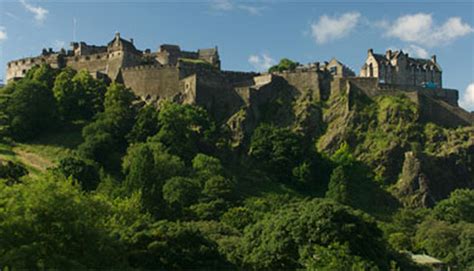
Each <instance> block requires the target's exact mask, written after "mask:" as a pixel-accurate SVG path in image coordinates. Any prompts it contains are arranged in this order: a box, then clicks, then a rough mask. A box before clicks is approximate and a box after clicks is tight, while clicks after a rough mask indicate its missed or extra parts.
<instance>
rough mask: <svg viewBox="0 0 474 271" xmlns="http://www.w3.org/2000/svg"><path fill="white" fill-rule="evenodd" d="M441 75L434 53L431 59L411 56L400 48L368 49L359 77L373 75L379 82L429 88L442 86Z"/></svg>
mask: <svg viewBox="0 0 474 271" xmlns="http://www.w3.org/2000/svg"><path fill="white" fill-rule="evenodd" d="M441 75H442V70H441V67H440V65H439V64H438V62H437V61H436V56H435V55H434V56H432V57H431V59H421V58H413V57H410V56H409V55H408V54H407V53H404V52H403V51H402V50H400V51H394V52H392V50H387V51H386V52H385V54H376V53H374V51H373V50H372V49H369V50H368V54H367V59H366V61H365V63H364V65H363V66H362V68H361V70H360V77H375V78H378V80H379V82H380V83H385V84H392V85H401V86H421V87H427V86H429V87H431V88H442V79H441Z"/></svg>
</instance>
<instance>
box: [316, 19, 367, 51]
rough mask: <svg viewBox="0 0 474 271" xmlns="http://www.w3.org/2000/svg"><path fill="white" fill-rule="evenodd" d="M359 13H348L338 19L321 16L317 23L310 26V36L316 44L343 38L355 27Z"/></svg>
mask: <svg viewBox="0 0 474 271" xmlns="http://www.w3.org/2000/svg"><path fill="white" fill-rule="evenodd" d="M359 19H360V13H358V12H348V13H344V14H342V15H341V16H339V17H329V16H327V15H323V16H321V17H320V18H319V21H318V22H317V23H313V24H311V34H312V36H313V38H314V40H315V41H316V43H318V44H323V43H326V42H329V41H333V40H336V39H340V38H343V37H345V36H347V35H348V34H349V33H350V32H351V31H352V30H353V29H354V28H355V27H356V25H357V23H358V22H359Z"/></svg>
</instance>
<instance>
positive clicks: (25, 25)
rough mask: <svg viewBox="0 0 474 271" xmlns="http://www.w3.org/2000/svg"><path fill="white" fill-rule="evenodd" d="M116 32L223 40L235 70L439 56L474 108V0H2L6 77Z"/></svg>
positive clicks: (185, 45) (191, 44)
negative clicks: (13, 68)
mask: <svg viewBox="0 0 474 271" xmlns="http://www.w3.org/2000/svg"><path fill="white" fill-rule="evenodd" d="M115 32H120V33H121V36H122V37H123V38H127V39H129V38H133V39H134V41H135V45H136V47H137V48H138V49H141V50H144V49H148V48H149V49H151V50H152V51H156V50H157V49H158V47H159V45H160V44H163V43H168V44H178V45H180V47H181V48H182V49H184V50H196V49H198V48H210V47H214V46H218V48H219V54H220V57H221V62H222V68H223V69H225V70H241V71H263V70H266V69H267V68H268V67H270V66H271V65H273V64H275V63H277V62H278V61H279V59H281V58H284V57H286V58H290V59H292V60H295V61H298V62H300V63H303V64H305V63H310V62H316V61H320V62H323V61H329V60H330V59H331V58H332V57H336V58H337V59H338V60H340V61H341V62H343V63H344V64H346V65H347V66H349V67H350V68H352V69H353V70H354V71H355V72H356V73H359V70H360V67H361V66H362V65H363V63H364V61H365V58H366V56H367V50H368V49H369V48H373V49H374V51H375V52H376V53H384V52H385V51H386V50H387V49H392V50H399V49H401V50H403V51H404V52H407V53H409V54H410V56H414V57H421V58H428V57H430V56H431V55H433V54H436V56H437V60H438V62H439V63H440V65H441V67H442V69H443V86H444V87H446V88H454V89H458V90H459V92H460V105H461V106H462V107H464V108H466V109H468V110H474V1H448V0H446V1H441V0H431V1H422V0H420V1H416V2H415V1H406V0H399V1H393V0H392V1H375V0H365V1H348V0H333V1H298V0H295V1H289V0H287V1H283V0H281V1H279V0H264V1H237V0H234V1H233V0H208V1H205V0H199V1H197V0H195V1H192V0H187V1H170V0H168V1H152V0H138V1H137V0H136V1H132V0H127V1H125V0H99V1H92V0H74V1H68V0H54V1H48V0H42V1H33V0H0V79H2V78H4V77H5V71H6V63H7V62H8V61H11V60H14V59H18V58H22V57H29V56H36V55H39V54H40V52H41V50H42V48H49V47H51V48H53V49H55V50H58V49H60V48H62V47H64V48H66V49H68V48H69V43H70V42H71V41H85V42H86V43H88V44H95V45H105V44H106V43H107V42H109V41H110V40H112V39H113V37H114V33H115Z"/></svg>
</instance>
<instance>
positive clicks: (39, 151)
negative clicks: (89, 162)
mask: <svg viewBox="0 0 474 271" xmlns="http://www.w3.org/2000/svg"><path fill="white" fill-rule="evenodd" d="M82 126H83V125H74V126H71V127H68V128H65V129H63V130H62V131H59V132H51V133H47V134H43V135H40V136H38V138H36V139H35V140H32V141H29V142H24V143H16V142H13V141H10V140H0V159H1V160H5V161H13V162H20V163H22V164H23V165H24V166H25V167H26V168H27V169H28V171H29V172H30V174H31V175H33V176H34V175H38V174H40V173H41V172H43V171H45V170H46V169H48V168H50V167H54V166H55V165H56V164H57V163H58V162H59V161H60V160H61V159H62V158H64V157H66V156H68V155H70V154H72V153H73V151H74V149H75V148H76V147H77V146H78V145H79V144H81V143H82V136H81V130H82Z"/></svg>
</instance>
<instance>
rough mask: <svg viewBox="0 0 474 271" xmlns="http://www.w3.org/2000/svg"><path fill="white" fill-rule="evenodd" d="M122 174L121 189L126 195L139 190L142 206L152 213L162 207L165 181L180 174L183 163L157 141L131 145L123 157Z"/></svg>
mask: <svg viewBox="0 0 474 271" xmlns="http://www.w3.org/2000/svg"><path fill="white" fill-rule="evenodd" d="M122 169H123V173H124V174H125V176H126V177H125V182H124V188H125V189H126V191H127V193H128V194H132V193H133V192H136V191H141V194H142V203H143V207H144V208H145V209H147V210H148V211H150V212H152V213H153V214H155V215H160V216H163V215H164V214H159V211H162V209H160V207H163V206H164V200H163V193H162V190H163V185H164V184H165V181H166V180H168V179H170V178H172V177H175V176H182V175H183V172H184V163H183V162H182V161H181V159H180V158H179V157H177V156H174V155H171V154H169V153H168V152H167V151H166V150H165V148H164V147H163V146H162V145H160V144H157V143H138V144H134V145H131V146H130V147H129V148H128V150H127V154H126V155H125V157H124V159H123V164H122Z"/></svg>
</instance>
